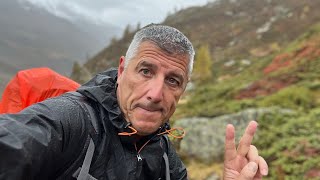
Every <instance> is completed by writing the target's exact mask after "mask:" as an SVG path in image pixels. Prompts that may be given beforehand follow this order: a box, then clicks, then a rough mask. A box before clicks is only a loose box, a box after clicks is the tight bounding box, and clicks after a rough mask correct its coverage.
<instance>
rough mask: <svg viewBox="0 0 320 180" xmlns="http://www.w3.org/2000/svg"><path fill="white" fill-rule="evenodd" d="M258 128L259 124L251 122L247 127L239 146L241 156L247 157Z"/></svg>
mask: <svg viewBox="0 0 320 180" xmlns="http://www.w3.org/2000/svg"><path fill="white" fill-rule="evenodd" d="M257 126H258V123H257V122H256V121H251V122H250V123H249V125H248V126H247V128H246V130H245V132H244V134H243V136H242V137H241V140H240V143H239V146H238V154H239V155H240V156H243V157H245V156H246V155H247V153H248V151H249V149H250V145H251V142H252V139H253V136H254V133H255V132H256V129H257Z"/></svg>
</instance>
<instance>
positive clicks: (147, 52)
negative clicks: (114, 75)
mask: <svg viewBox="0 0 320 180" xmlns="http://www.w3.org/2000/svg"><path fill="white" fill-rule="evenodd" d="M141 61H147V62H150V63H156V64H160V65H161V66H163V67H165V68H167V69H174V70H177V71H182V73H183V74H185V75H187V74H188V67H189V57H188V55H177V54H172V53H169V52H167V51H164V50H162V49H160V48H159V47H158V46H157V45H156V44H155V43H153V42H150V41H145V42H142V43H141V44H140V46H139V47H138V51H137V53H136V55H135V57H133V59H132V61H131V62H132V63H130V62H129V65H130V64H132V65H134V66H137V65H138V64H139V63H140V62H141Z"/></svg>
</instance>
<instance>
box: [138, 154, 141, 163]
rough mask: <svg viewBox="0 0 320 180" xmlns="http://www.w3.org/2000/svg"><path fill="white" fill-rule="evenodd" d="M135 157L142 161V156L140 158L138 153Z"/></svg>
mask: <svg viewBox="0 0 320 180" xmlns="http://www.w3.org/2000/svg"><path fill="white" fill-rule="evenodd" d="M137 159H138V162H139V161H142V158H141V156H140V154H137Z"/></svg>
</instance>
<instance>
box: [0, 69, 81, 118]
mask: <svg viewBox="0 0 320 180" xmlns="http://www.w3.org/2000/svg"><path fill="white" fill-rule="evenodd" d="M79 86H80V85H79V84H78V83H76V82H75V81H73V80H71V79H69V78H67V77H65V76H62V75H60V74H58V73H57V72H55V71H53V70H51V69H49V68H45V67H43V68H33V69H27V70H22V71H19V72H18V73H17V74H16V75H15V77H14V78H13V79H12V80H11V81H10V82H9V83H8V85H7V86H6V88H5V90H4V92H3V94H2V99H1V100H0V114H2V113H16V112H19V111H21V110H22V109H24V108H26V107H28V106H30V105H32V104H34V103H37V102H40V101H43V100H45V99H47V98H50V97H55V96H59V95H61V94H63V93H65V92H68V91H73V90H76V89H77V88H78V87H79Z"/></svg>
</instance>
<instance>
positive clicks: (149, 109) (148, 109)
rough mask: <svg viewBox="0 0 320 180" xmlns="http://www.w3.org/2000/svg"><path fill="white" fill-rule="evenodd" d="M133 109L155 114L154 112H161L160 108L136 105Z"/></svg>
mask: <svg viewBox="0 0 320 180" xmlns="http://www.w3.org/2000/svg"><path fill="white" fill-rule="evenodd" d="M135 108H141V109H143V110H146V111H149V112H156V111H162V108H161V107H159V106H152V105H151V106H146V105H142V104H138V105H136V107H135Z"/></svg>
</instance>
